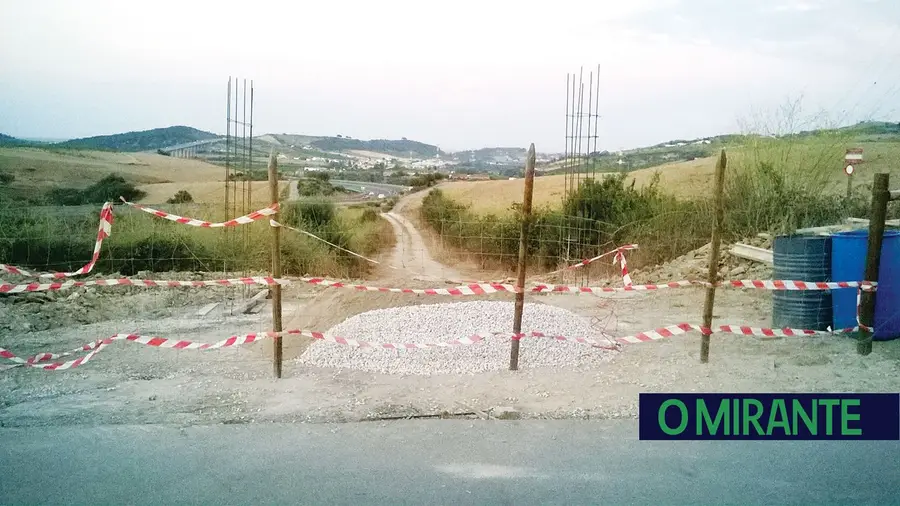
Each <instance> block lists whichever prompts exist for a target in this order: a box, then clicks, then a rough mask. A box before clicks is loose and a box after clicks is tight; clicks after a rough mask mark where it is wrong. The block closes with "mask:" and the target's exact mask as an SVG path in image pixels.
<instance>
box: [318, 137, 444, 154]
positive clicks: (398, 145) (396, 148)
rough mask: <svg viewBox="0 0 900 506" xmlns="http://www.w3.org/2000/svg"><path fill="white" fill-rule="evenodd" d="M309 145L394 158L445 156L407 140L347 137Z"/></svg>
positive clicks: (328, 139) (423, 145) (425, 145)
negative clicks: (374, 153)
mask: <svg viewBox="0 0 900 506" xmlns="http://www.w3.org/2000/svg"><path fill="white" fill-rule="evenodd" d="M310 145H312V146H313V147H315V148H317V149H321V150H322V151H353V150H358V151H375V152H378V153H386V154H390V155H396V156H409V155H410V153H412V154H413V156H420V157H433V156H434V155H436V154H445V153H444V152H443V151H441V150H440V149H438V147H437V146H433V145H431V144H425V143H424V142H418V141H411V140H408V139H401V140H399V141H392V140H387V139H374V140H371V141H362V140H359V139H351V138H348V137H319V138H317V139H315V140H313V141H312V142H311V143H310Z"/></svg>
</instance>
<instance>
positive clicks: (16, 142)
mask: <svg viewBox="0 0 900 506" xmlns="http://www.w3.org/2000/svg"><path fill="white" fill-rule="evenodd" d="M32 144H34V143H33V142H31V141H26V140H25V139H19V138H17V137H13V136H11V135H6V134H2V133H0V146H30V145H32Z"/></svg>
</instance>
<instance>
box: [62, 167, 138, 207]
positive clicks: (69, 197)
mask: <svg viewBox="0 0 900 506" xmlns="http://www.w3.org/2000/svg"><path fill="white" fill-rule="evenodd" d="M146 195H147V194H146V193H145V192H143V191H141V190H139V189H137V188H136V187H135V186H134V185H133V184H131V183H129V182H127V181H125V178H123V177H122V176H119V175H117V174H110V175H108V176H106V177H105V178H103V179H101V180H100V181H98V182H96V183H94V184H92V185H90V186H88V187H87V188H85V189H84V190H79V189H76V188H54V189H53V190H50V193H49V195H48V197H49V200H50V202H51V203H53V204H56V205H61V206H80V205H85V204H102V203H104V202H115V201H117V200H119V197H124V198H125V200H129V201H135V200H140V199H141V198H143V197H145V196H146Z"/></svg>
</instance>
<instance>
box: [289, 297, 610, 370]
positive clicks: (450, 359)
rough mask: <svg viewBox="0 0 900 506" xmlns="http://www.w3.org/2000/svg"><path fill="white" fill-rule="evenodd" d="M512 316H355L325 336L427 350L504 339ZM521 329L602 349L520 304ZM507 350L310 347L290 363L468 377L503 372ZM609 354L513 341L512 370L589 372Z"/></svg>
mask: <svg viewBox="0 0 900 506" xmlns="http://www.w3.org/2000/svg"><path fill="white" fill-rule="evenodd" d="M513 312H514V304H513V303H512V302H505V301H475V302H457V303H443V304H427V305H420V306H403V307H396V308H390V309H377V310H373V311H368V312H365V313H361V314H358V315H355V316H353V317H351V318H348V319H347V320H344V321H343V322H342V323H339V324H338V325H336V326H334V327H332V328H331V329H330V330H329V331H328V333H329V334H331V335H334V336H340V337H345V338H351V339H359V340H362V341H369V342H377V343H386V342H390V343H434V342H442V341H450V340H453V339H458V338H463V337H468V336H471V335H473V334H476V333H478V334H481V333H490V332H510V333H511V331H512V330H511V329H512V321H513ZM522 329H523V331H525V332H531V331H540V332H544V333H545V334H549V335H554V336H555V335H562V336H565V337H573V338H575V337H583V338H590V339H595V340H598V341H604V337H603V336H602V335H600V333H599V332H598V331H597V330H595V329H593V328H592V327H591V324H590V322H589V321H588V320H587V319H586V318H583V317H581V316H578V315H577V314H575V313H572V312H571V311H568V310H565V309H562V308H558V307H554V306H550V305H547V304H525V310H524V313H523V318H522ZM604 342H605V341H604ZM509 348H510V340H509V338H508V337H505V336H496V337H491V338H487V339H485V340H484V341H480V342H477V343H475V344H472V345H467V346H453V347H449V348H436V349H410V350H391V349H383V348H355V347H352V346H346V345H341V344H335V343H330V342H326V341H318V342H314V343H313V344H312V345H311V346H310V347H309V348H308V349H307V350H306V351H305V352H304V353H303V355H301V356H300V357H299V358H298V359H297V360H298V361H299V362H300V363H306V364H310V365H315V366H320V367H333V368H338V369H356V370H360V371H369V372H378V373H385V374H399V375H431V374H474V373H480V372H485V371H496V370H505V369H507V368H508V367H509ZM614 353H615V352H612V351H609V350H603V349H600V348H594V347H592V346H589V345H586V344H581V343H576V342H570V341H557V340H554V339H550V338H543V337H533V338H525V339H523V340H522V341H521V348H520V354H519V367H520V369H521V368H537V367H549V368H565V369H572V368H576V367H579V366H593V365H597V364H600V363H603V362H605V361H608V360H609V359H610V358H611V356H612V354H614Z"/></svg>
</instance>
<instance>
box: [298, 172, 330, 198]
mask: <svg viewBox="0 0 900 506" xmlns="http://www.w3.org/2000/svg"><path fill="white" fill-rule="evenodd" d="M317 174H318V173H317ZM324 175H325V176H326V178H325V179H324V180H323V179H322V178H321V177H308V178H303V179H301V180H299V181H297V191H298V192H299V193H300V195H301V196H303V197H316V196H325V197H327V196H329V195H332V194H333V193H334V187H333V186H331V183H329V182H328V178H327V176H328V174H324Z"/></svg>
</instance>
